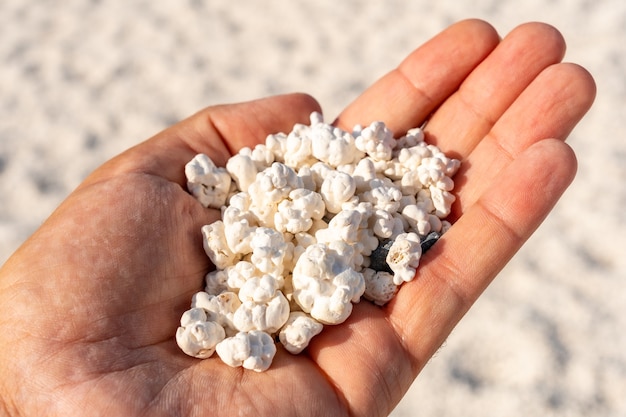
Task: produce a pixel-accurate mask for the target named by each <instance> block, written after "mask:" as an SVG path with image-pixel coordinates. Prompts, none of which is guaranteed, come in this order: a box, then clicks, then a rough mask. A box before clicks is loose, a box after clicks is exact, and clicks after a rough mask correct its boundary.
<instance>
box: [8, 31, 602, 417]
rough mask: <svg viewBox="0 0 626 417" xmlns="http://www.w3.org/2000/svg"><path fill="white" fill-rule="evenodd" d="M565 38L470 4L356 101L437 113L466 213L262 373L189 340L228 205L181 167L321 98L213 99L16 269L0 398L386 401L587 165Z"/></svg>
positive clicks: (202, 409) (300, 405)
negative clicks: (408, 270)
mask: <svg viewBox="0 0 626 417" xmlns="http://www.w3.org/2000/svg"><path fill="white" fill-rule="evenodd" d="M564 51H565V44H564V41H563V38H562V36H561V35H560V34H559V32H558V31H557V30H556V29H554V28H552V27H550V26H547V25H544V24H539V23H532V24H525V25H522V26H520V27H517V28H516V29H514V30H513V31H512V32H511V33H509V34H508V35H507V36H505V37H504V38H502V39H501V38H500V37H499V35H498V34H497V33H496V32H495V30H494V29H493V28H492V27H491V26H490V25H489V24H487V23H485V22H481V21H476V20H468V21H463V22H459V23H457V24H454V25H453V26H451V27H449V28H448V29H446V30H445V31H443V32H442V33H441V34H439V35H437V36H435V37H434V38H433V39H431V40H430V41H428V42H427V43H425V44H424V45H422V46H421V47H419V48H418V49H416V50H415V51H414V52H412V53H411V54H410V55H409V56H408V57H407V58H406V59H405V60H404V61H403V62H402V63H401V64H400V65H399V67H398V68H396V69H394V70H392V71H391V72H389V73H388V74H387V75H385V76H384V77H382V78H381V79H380V80H378V81H376V82H375V83H374V84H373V85H372V86H371V87H370V88H369V89H367V90H366V91H365V92H364V93H363V94H362V95H361V96H360V97H358V98H357V99H356V100H355V101H354V102H353V103H351V104H350V105H348V106H347V108H346V109H345V110H344V111H343V112H342V113H341V114H340V115H339V116H338V117H337V118H336V121H335V124H336V125H338V126H340V127H344V128H351V127H352V126H354V125H355V124H363V125H365V124H369V122H371V121H373V120H383V121H385V122H386V123H387V125H388V126H389V128H390V129H391V130H392V131H394V132H396V133H398V134H400V133H402V132H403V131H406V130H407V129H409V128H411V127H414V126H419V125H422V124H423V123H424V122H425V121H426V120H428V123H427V125H426V128H425V130H426V138H427V141H430V142H431V143H434V144H436V145H437V146H439V147H440V148H441V149H442V150H443V151H444V152H445V153H446V154H449V155H451V156H454V157H456V158H459V159H461V160H462V167H461V169H460V171H459V173H458V174H457V175H456V177H455V183H456V188H455V193H456V195H457V200H456V202H455V205H454V207H453V212H452V215H451V217H450V220H452V221H453V222H454V225H453V226H452V228H451V229H450V230H449V231H448V232H447V233H446V234H445V235H444V236H443V237H442V238H441V239H440V240H439V241H438V242H437V244H436V245H435V246H434V247H433V248H432V249H430V251H429V252H428V253H427V254H426V255H425V256H424V258H423V259H422V261H421V264H420V268H419V270H418V276H417V278H416V279H415V280H413V281H412V282H410V283H407V284H405V285H403V286H402V288H401V290H400V291H399V292H398V294H397V296H396V297H395V298H394V299H393V300H392V302H390V303H389V304H388V305H386V306H385V307H383V308H380V307H377V306H374V305H373V304H371V303H369V302H366V301H362V302H360V303H359V304H357V305H356V306H355V308H354V311H353V314H352V315H351V316H350V318H349V319H348V320H347V322H346V323H344V324H342V325H340V326H327V327H326V328H325V329H324V331H323V332H322V333H321V334H320V335H319V336H317V337H315V338H314V339H313V341H312V343H311V345H310V346H309V348H308V349H307V350H306V351H305V352H303V353H302V354H300V355H297V356H293V355H291V354H289V353H287V352H286V351H285V350H284V349H282V348H281V347H279V348H278V353H277V355H276V357H275V359H274V362H273V364H272V367H271V368H270V369H269V370H268V371H266V372H263V373H255V372H251V371H246V370H243V369H241V368H231V367H228V366H226V365H225V364H224V363H222V361H220V360H219V358H211V359H206V360H198V359H195V358H191V357H188V356H186V355H185V354H184V353H182V352H181V351H180V350H179V349H178V347H177V346H176V342H175V339H174V334H175V332H176V328H177V326H178V320H179V319H180V316H181V314H182V313H183V311H185V310H186V309H188V308H189V303H190V299H191V296H192V295H193V293H194V292H196V291H198V290H200V289H201V288H202V284H203V277H204V275H205V273H206V272H207V271H208V270H209V269H210V268H211V265H210V263H209V260H208V258H207V256H206V255H205V254H204V252H203V249H202V240H201V239H202V237H201V235H200V233H199V230H200V228H201V226H203V225H204V224H207V223H210V222H212V221H214V220H216V219H217V218H218V217H219V212H218V211H216V210H207V209H205V208H203V207H202V206H201V205H200V204H198V202H197V201H196V200H195V199H194V198H193V197H192V196H190V195H189V194H188V193H187V192H186V190H185V178H184V169H183V167H184V165H185V163H186V162H188V161H189V160H190V159H191V158H193V156H194V155H196V154H197V153H206V154H207V155H209V156H210V157H211V158H212V159H213V160H214V161H215V162H216V163H217V164H218V165H222V166H223V165H224V164H225V162H226V160H227V159H228V157H229V156H230V155H231V154H233V153H234V152H236V151H237V150H238V149H240V148H241V147H243V146H254V145H255V144H256V143H259V142H262V141H263V140H264V139H265V136H266V135H267V134H269V133H274V132H279V131H283V132H285V131H287V132H288V131H290V130H291V128H292V126H293V124H294V123H307V122H308V118H309V114H310V113H311V112H312V111H319V110H320V107H319V105H318V103H317V102H316V101H315V100H314V99H313V98H311V97H309V96H307V95H304V94H292V95H284V96H277V97H270V98H265V99H261V100H257V101H252V102H247V103H241V104H233V105H224V106H214V107H210V108H207V109H204V110H202V111H200V112H199V113H197V114H195V115H193V116H191V117H190V118H188V119H186V120H184V121H182V122H180V123H179V124H177V125H175V126H173V127H171V128H169V129H167V130H165V131H163V132H161V133H159V134H157V135H156V136H154V137H153V138H151V139H149V140H147V141H145V142H143V143H141V144H139V145H137V146H136V147H134V148H132V149H130V150H128V151H126V152H124V153H123V154H121V155H119V156H118V157H116V158H114V159H112V160H111V161H109V162H107V163H106V164H104V165H103V166H102V167H100V168H98V169H97V170H96V171H95V172H94V173H93V174H92V175H91V176H89V177H88V178H87V179H86V180H85V181H84V183H83V184H81V185H80V186H79V187H78V188H77V189H76V190H75V191H74V192H73V193H72V194H71V195H70V196H69V197H68V198H67V199H66V200H65V201H64V202H63V203H62V204H61V205H60V207H59V208H58V209H57V210H56V211H55V212H54V213H53V214H52V215H51V216H50V218H49V219H48V220H46V222H45V223H44V224H43V225H42V226H41V227H40V228H39V230H37V231H36V232H35V233H34V235H33V236H32V237H30V238H29V239H28V240H27V241H26V242H25V243H24V244H23V245H22V246H21V247H20V248H19V249H18V250H17V251H16V252H15V254H14V255H13V256H12V257H11V258H10V259H9V260H8V261H7V262H6V264H5V265H4V266H3V267H2V269H0V352H2V354H1V355H0V415H1V416H5V415H6V416H18V415H19V416H37V417H39V416H44V415H45V416H64V417H67V416H126V417H132V416H140V415H145V416H208V415H211V416H234V415H250V416H272V417H279V416H290V417H291V416H325V415H328V416H342V415H346V416H347V415H352V416H383V415H387V414H388V413H389V412H390V411H391V410H392V408H393V407H394V406H395V405H396V404H397V403H398V402H399V401H400V400H401V398H402V396H403V395H404V394H405V393H406V391H407V390H408V388H409V386H410V384H411V383H412V381H413V380H414V378H415V377H416V376H417V375H418V373H419V372H420V370H421V369H422V367H423V366H424V365H425V363H426V362H427V361H428V359H429V358H430V357H431V356H432V355H433V353H434V352H435V351H436V350H437V349H438V348H439V347H440V346H441V344H442V343H443V341H444V340H445V339H446V337H447V336H448V334H449V333H450V332H451V330H452V329H453V327H454V326H455V325H456V324H457V322H458V321H459V320H460V319H461V318H462V316H463V315H464V314H465V313H466V311H467V310H468V309H469V308H470V306H471V305H472V303H473V302H474V301H475V300H476V299H477V297H478V296H479V295H480V294H481V292H482V291H483V290H484V289H485V287H486V286H487V285H488V284H489V283H490V282H491V281H492V279H493V278H494V277H495V276H496V275H497V274H498V272H499V271H500V270H501V269H502V267H503V266H504V265H505V264H506V263H507V262H508V261H509V260H510V259H511V257H512V256H513V255H514V254H515V253H516V251H517V250H518V249H519V248H520V246H521V245H522V244H523V243H524V242H525V241H526V240H527V239H528V237H529V236H530V235H531V234H532V232H533V231H534V230H535V229H536V228H537V227H538V226H539V224H540V223H541V222H542V220H543V219H544V218H545V217H546V216H547V215H548V213H549V212H550V210H551V209H552V207H553V206H554V204H555V203H556V202H557V200H558V199H559V197H560V196H561V194H562V193H563V192H564V190H565V189H566V188H567V186H568V185H569V184H570V182H571V181H572V180H573V178H574V175H575V171H576V158H575V156H574V153H573V152H572V150H571V149H570V147H569V146H568V145H566V144H565V143H564V140H565V138H566V137H567V135H568V134H569V133H570V132H571V130H572V129H573V128H574V126H575V125H576V124H577V123H578V121H579V120H580V119H581V118H582V117H583V115H584V114H585V113H586V111H587V110H588V109H589V107H590V106H591V104H592V101H593V99H594V96H595V85H594V82H593V79H592V78H591V76H590V75H589V74H588V73H587V72H586V71H585V70H584V69H583V68H581V67H580V66H577V65H575V64H568V63H561V60H562V58H563V55H564ZM332 117H333V115H326V119H327V120H332ZM493 320H498V317H493Z"/></svg>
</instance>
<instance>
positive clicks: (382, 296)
mask: <svg viewBox="0 0 626 417" xmlns="http://www.w3.org/2000/svg"><path fill="white" fill-rule="evenodd" d="M363 278H364V279H365V292H364V293H363V297H365V298H366V299H368V300H370V301H372V302H373V303H374V304H378V305H384V304H386V303H388V302H389V301H391V299H392V298H393V297H394V296H395V295H396V292H398V285H397V284H395V283H394V282H393V274H390V273H389V272H386V271H375V270H373V269H370V268H365V269H364V270H363Z"/></svg>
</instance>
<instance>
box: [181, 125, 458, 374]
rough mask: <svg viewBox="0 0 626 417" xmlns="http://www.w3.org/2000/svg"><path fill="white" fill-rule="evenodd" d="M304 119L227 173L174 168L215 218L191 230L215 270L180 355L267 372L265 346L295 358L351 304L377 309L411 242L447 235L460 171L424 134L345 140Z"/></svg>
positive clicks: (413, 267)
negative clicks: (216, 212) (198, 234)
mask: <svg viewBox="0 0 626 417" xmlns="http://www.w3.org/2000/svg"><path fill="white" fill-rule="evenodd" d="M310 120H311V123H310V125H308V126H307V125H303V124H296V125H295V126H294V127H293V130H292V131H291V132H290V133H288V134H285V133H275V134H272V135H268V136H267V138H266V141H265V144H260V145H257V146H255V147H254V148H252V149H251V148H242V149H241V150H240V151H239V153H238V154H236V155H234V156H233V157H232V158H230V159H229V160H228V162H227V163H226V168H218V167H216V166H215V164H214V163H213V162H212V161H211V160H210V159H209V158H208V157H207V156H206V155H198V156H196V157H195V158H194V159H193V160H192V161H190V162H189V163H188V164H187V165H186V166H185V173H186V175H187V179H188V188H189V191H190V192H191V193H192V194H193V195H194V196H196V197H197V198H198V200H200V202H201V203H202V204H203V205H205V206H206V207H211V208H221V214H222V218H221V220H218V221H216V222H214V223H212V224H210V225H206V226H204V227H203V228H202V236H203V245H204V248H205V251H206V253H207V255H208V257H209V258H210V260H211V261H212V262H213V264H214V265H215V267H216V270H214V271H211V272H209V273H207V274H206V276H205V288H204V290H205V291H200V292H198V293H196V294H195V295H194V297H193V299H192V303H191V309H190V310H189V311H187V312H185V313H184V314H183V317H182V318H181V326H180V328H179V329H178V330H177V333H176V340H177V342H178V344H179V346H180V347H181V349H182V350H183V351H184V352H185V353H187V354H188V355H191V356H195V357H199V358H206V357H209V356H211V354H212V353H213V352H214V351H217V353H218V355H219V356H220V358H221V359H222V360H223V361H224V362H225V363H226V364H228V365H230V366H243V367H244V368H248V369H253V370H255V371H263V370H266V369H267V368H268V367H269V366H270V364H271V361H272V359H273V357H274V354H275V353H276V346H275V340H278V341H280V343H282V344H283V346H284V347H285V349H286V350H287V351H288V352H291V353H293V354H298V353H300V352H302V350H304V349H306V347H307V346H308V345H309V342H310V341H311V339H312V338H313V337H315V336H316V335H317V334H319V333H320V332H321V331H322V329H323V325H335V324H340V323H343V322H344V321H345V320H346V319H347V318H348V317H349V315H350V314H351V312H352V310H353V304H355V303H358V302H359V301H360V299H361V297H364V298H366V299H368V300H370V301H372V302H373V303H375V304H377V305H381V306H382V305H384V304H386V303H388V302H389V301H390V300H391V299H392V298H393V297H394V295H395V294H396V293H397V292H398V290H399V288H400V286H401V284H402V283H404V282H407V281H410V280H412V279H414V277H415V276H416V273H417V268H418V266H419V261H420V258H421V255H422V246H421V245H422V243H424V245H426V246H425V248H427V247H430V245H432V243H433V242H434V241H436V240H437V238H438V236H440V234H442V233H445V232H446V231H447V230H448V229H449V228H450V227H451V224H450V223H449V222H447V221H445V220H443V218H445V217H446V216H447V215H448V214H449V213H450V211H451V208H452V204H453V203H454V201H455V198H454V195H453V194H452V193H451V191H452V188H453V185H454V183H453V181H452V179H451V178H452V176H453V175H454V174H455V173H456V171H457V170H458V168H459V164H460V163H459V161H457V160H455V159H452V158H448V157H447V156H446V155H445V154H444V153H443V152H441V151H440V150H439V149H438V148H437V147H436V146H433V145H429V144H427V143H426V142H424V132H423V131H422V129H420V128H415V129H411V130H409V131H408V132H407V133H406V134H405V135H404V136H402V137H400V138H399V139H394V137H393V134H392V132H391V131H390V130H389V129H388V128H387V127H386V125H385V124H384V123H382V122H373V123H371V124H370V125H369V126H367V127H365V128H361V127H360V126H356V127H355V128H354V130H353V131H352V133H350V132H346V131H344V130H342V129H339V128H337V127H334V126H331V125H329V124H325V123H323V119H322V116H321V114H319V113H312V114H311V118H310ZM432 232H436V233H434V237H433V233H432ZM424 250H426V249H424Z"/></svg>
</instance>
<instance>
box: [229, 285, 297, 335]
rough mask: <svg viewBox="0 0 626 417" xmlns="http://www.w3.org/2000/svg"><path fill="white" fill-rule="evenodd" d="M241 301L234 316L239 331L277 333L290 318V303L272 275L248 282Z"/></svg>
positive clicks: (240, 294) (242, 289)
mask: <svg viewBox="0 0 626 417" xmlns="http://www.w3.org/2000/svg"><path fill="white" fill-rule="evenodd" d="M239 299H240V300H241V301H242V303H241V305H240V307H239V308H238V309H237V311H236V312H235V314H234V315H233V324H234V325H235V327H236V328H237V329H238V330H239V331H242V332H248V331H251V330H259V331H264V332H267V333H276V332H277V331H278V330H279V329H280V328H281V327H282V326H283V325H284V324H285V322H286V321H287V318H288V317H289V301H287V299H286V298H285V296H284V295H283V293H282V292H281V291H279V290H278V282H277V280H276V279H274V277H272V276H271V275H263V276H262V277H260V278H258V277H254V278H251V279H249V280H248V281H246V283H245V284H244V285H243V286H242V287H241V289H240V290H239Z"/></svg>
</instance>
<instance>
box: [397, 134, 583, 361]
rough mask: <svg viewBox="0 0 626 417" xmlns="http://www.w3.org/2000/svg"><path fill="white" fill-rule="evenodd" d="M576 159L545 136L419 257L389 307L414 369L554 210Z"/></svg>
mask: <svg viewBox="0 0 626 417" xmlns="http://www.w3.org/2000/svg"><path fill="white" fill-rule="evenodd" d="M575 171H576V159H575V156H574V153H573V152H572V151H571V149H570V148H569V147H568V146H567V145H566V144H565V143H563V142H562V141H560V140H555V139H547V140H543V141H540V142H538V143H536V144H534V145H532V146H531V147H530V148H529V149H527V150H525V151H524V152H522V153H521V154H520V155H519V157H518V158H516V159H515V160H514V161H513V163H511V164H510V165H509V166H507V167H506V168H505V169H504V171H503V172H502V173H501V175H500V178H501V180H499V181H494V182H493V183H492V185H491V187H490V188H489V189H488V190H486V191H485V192H483V194H482V195H481V197H480V199H479V200H477V201H476V202H475V203H474V204H473V205H472V206H471V207H469V208H468V209H467V211H466V212H465V213H464V214H463V216H462V217H461V218H460V219H458V221H457V222H456V223H455V224H454V226H452V228H451V229H450V230H449V231H448V232H447V233H446V234H445V235H444V236H443V237H442V238H441V239H440V241H439V242H438V243H437V245H435V246H434V247H433V248H432V249H431V250H430V251H429V252H428V253H427V254H426V255H425V256H424V258H423V259H422V264H421V265H420V269H419V270H418V275H417V277H416V279H415V280H414V281H412V282H410V283H407V284H405V285H404V286H403V287H402V288H401V289H400V291H399V292H398V294H397V296H396V297H395V299H394V300H393V301H392V303H391V304H390V305H389V306H388V309H389V321H390V322H391V323H392V325H393V327H394V328H395V329H396V331H397V332H398V334H399V338H400V340H402V341H403V343H404V347H405V348H406V349H407V351H408V352H409V353H410V355H411V357H412V361H413V364H414V366H415V371H416V372H417V371H418V370H419V369H420V368H421V367H422V366H423V365H424V364H425V363H426V361H427V360H428V358H429V357H430V356H431V355H433V354H434V352H435V351H436V349H438V347H439V346H440V345H441V344H442V343H443V341H444V340H445V338H446V337H447V335H448V334H449V333H450V332H451V331H452V329H453V327H454V326H455V325H456V323H457V322H458V321H459V320H460V319H461V317H462V316H463V315H464V314H465V312H466V311H467V310H468V309H469V307H470V306H471V305H472V304H473V303H474V301H475V300H476V299H477V297H478V296H479V295H480V294H481V293H482V291H483V290H484V289H485V288H486V287H487V285H488V284H489V283H490V282H491V281H492V279H493V278H494V277H495V276H496V274H497V273H498V272H499V271H500V270H501V269H502V268H503V267H504V265H505V264H506V263H507V262H508V261H509V260H510V259H511V258H512V256H513V255H514V254H515V253H516V252H517V250H518V249H519V248H520V247H521V245H522V244H523V243H524V242H525V241H526V240H527V239H528V238H529V236H530V235H531V234H532V233H533V231H534V230H535V229H536V228H537V227H538V226H539V224H540V223H541V222H542V221H543V219H544V218H545V217H546V216H547V214H548V213H549V212H550V210H551V209H552V207H553V206H554V204H555V203H556V201H557V200H558V198H559V197H560V196H561V194H562V193H563V192H564V191H565V189H566V188H567V186H568V185H569V184H570V183H571V181H572V180H573V178H574V175H575Z"/></svg>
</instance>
